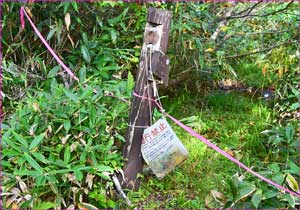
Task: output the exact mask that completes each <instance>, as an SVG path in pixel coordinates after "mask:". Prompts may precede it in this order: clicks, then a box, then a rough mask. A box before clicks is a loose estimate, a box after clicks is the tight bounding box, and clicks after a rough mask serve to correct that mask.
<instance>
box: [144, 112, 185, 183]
mask: <svg viewBox="0 0 300 210" xmlns="http://www.w3.org/2000/svg"><path fill="white" fill-rule="evenodd" d="M142 154H143V157H144V160H145V162H146V163H147V164H148V165H149V167H150V168H151V169H152V171H153V172H154V174H155V175H156V176H157V177H158V178H163V177H164V176H165V175H166V174H167V173H169V172H170V171H172V170H173V169H174V168H175V167H176V166H177V165H178V164H180V163H181V162H182V161H183V160H185V159H186V158H187V156H188V151H187V149H186V148H185V147H184V146H183V144H182V143H181V141H180V140H179V139H178V137H177V136H176V134H175V132H174V131H173V130H172V128H171V126H170V125H169V123H168V122H167V121H166V119H164V118H162V119H159V120H158V121H157V122H156V123H155V124H153V125H152V126H151V127H149V128H147V129H145V130H144V134H143V140H142Z"/></svg>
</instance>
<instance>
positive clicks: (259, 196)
mask: <svg viewBox="0 0 300 210" xmlns="http://www.w3.org/2000/svg"><path fill="white" fill-rule="evenodd" d="M261 200H262V190H257V191H256V192H255V193H254V194H253V196H252V198H251V202H252V204H253V206H255V208H258V206H259V204H260V202H261Z"/></svg>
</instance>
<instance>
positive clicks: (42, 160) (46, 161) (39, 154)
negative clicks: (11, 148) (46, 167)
mask: <svg viewBox="0 0 300 210" xmlns="http://www.w3.org/2000/svg"><path fill="white" fill-rule="evenodd" d="M31 154H32V155H33V156H34V157H35V158H36V159H37V160H38V161H41V162H42V163H45V164H48V163H49V161H48V160H47V159H46V158H45V156H44V155H43V154H41V153H38V152H32V153H31Z"/></svg>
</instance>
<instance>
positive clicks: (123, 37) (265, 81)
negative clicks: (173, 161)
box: [1, 1, 300, 209]
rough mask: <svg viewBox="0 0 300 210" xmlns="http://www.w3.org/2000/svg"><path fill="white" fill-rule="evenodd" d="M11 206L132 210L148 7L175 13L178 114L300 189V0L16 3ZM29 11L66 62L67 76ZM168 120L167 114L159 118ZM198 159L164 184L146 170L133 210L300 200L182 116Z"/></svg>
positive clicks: (8, 169) (173, 103)
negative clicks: (132, 122)
mask: <svg viewBox="0 0 300 210" xmlns="http://www.w3.org/2000/svg"><path fill="white" fill-rule="evenodd" d="M1 6H2V9H3V21H2V27H3V31H2V33H3V34H2V35H3V39H2V46H3V53H2V64H1V65H2V71H3V75H2V90H1V97H2V98H1V99H2V110H3V114H2V116H1V120H2V121H1V135H2V159H1V165H2V170H3V172H2V180H1V181H2V186H1V189H2V196H1V197H2V205H3V207H4V208H7V209H18V208H31V209H53V208H56V209H59V208H68V207H69V208H75V209H97V208H98V209H103V208H114V209H123V208H128V206H127V204H126V202H125V201H124V200H123V199H122V198H121V197H120V196H119V195H118V194H117V193H116V191H115V188H114V185H113V182H112V180H111V175H112V173H113V172H114V171H117V170H120V169H121V168H122V166H123V162H124V160H123V158H122V147H123V145H124V142H125V139H124V136H125V132H126V128H127V120H128V112H129V105H130V99H131V94H132V90H133V87H134V76H135V75H136V70H137V69H138V62H139V56H140V50H141V45H142V37H143V31H144V26H145V21H146V14H147V8H149V7H150V6H153V7H157V8H162V9H168V10H171V11H172V12H173V21H172V25H171V31H170V41H169V48H168V53H167V54H168V56H169V57H170V61H171V66H170V67H171V73H170V82H169V83H170V84H169V87H161V90H160V92H161V95H163V97H162V103H163V105H164V108H165V109H166V110H167V112H168V113H170V114H172V115H174V116H175V117H176V118H178V119H180V120H181V121H182V122H183V123H185V124H186V125H188V126H190V127H192V128H193V129H194V130H196V131H197V132H199V133H200V134H201V135H203V136H205V137H206V138H208V139H209V140H210V141H212V142H213V143H215V144H217V145H218V146H219V147H220V148H222V149H224V150H225V151H226V152H227V153H228V154H230V155H231V156H233V157H235V158H237V159H238V160H240V161H242V162H243V163H245V164H246V165H247V166H251V167H253V169H254V170H255V171H257V172H259V173H260V174H262V175H264V176H266V177H267V178H269V179H271V180H273V181H275V182H276V183H279V184H281V185H283V186H285V187H287V188H289V189H290V190H293V191H295V192H299V174H300V168H299V167H300V164H299V154H298V153H299V147H300V142H299V132H300V130H299V119H300V110H299V109H300V93H299V88H300V81H299V78H300V77H299V76H300V68H299V61H300V49H299V46H300V45H299V44H300V43H299V40H300V39H299V37H300V35H299V34H300V24H299V17H300V12H299V11H300V6H299V3H297V2H292V1H291V2H286V3H278V4H274V3H270V4H266V3H262V2H256V3H189V4H184V3H179V2H177V3H161V2H154V3H147V4H145V3H131V4H128V3H125V2H113V1H111V2H110V1H108V2H94V3H76V2H62V3H60V2H56V3H43V4H42V3H35V2H33V3H32V2H31V3H9V2H6V3H3V4H2V5H1ZM20 6H27V8H28V13H29V15H30V16H31V17H32V19H33V20H34V21H35V23H36V24H37V26H38V28H39V30H40V31H41V32H42V34H44V35H45V37H46V39H47V41H48V42H49V43H50V45H51V46H52V47H53V48H54V50H55V51H56V52H57V53H58V55H59V56H61V58H63V61H64V62H65V63H66V64H67V65H68V66H70V67H71V69H72V70H73V72H74V73H75V74H76V75H77V76H78V78H79V82H78V83H77V82H74V81H73V80H72V79H70V78H69V76H68V75H67V74H66V73H64V71H63V70H62V69H61V67H60V66H59V65H58V64H57V63H56V62H55V60H54V59H53V57H52V56H51V55H50V54H49V53H48V52H47V50H46V49H45V48H44V46H43V45H42V43H41V42H40V40H39V39H38V38H37V36H36V35H34V32H33V30H32V29H31V28H30V26H29V24H27V23H26V25H25V29H24V30H22V29H21V25H20V24H19V23H20V22H19V9H20ZM159 117H161V114H160V113H158V112H156V113H155V118H156V119H158V118H159ZM171 125H172V127H173V129H174V130H175V132H176V133H177V135H178V137H179V138H180V139H181V140H182V142H183V143H184V145H185V146H186V147H187V149H188V150H189V153H190V155H189V158H188V159H187V160H186V161H185V162H184V163H183V164H181V165H180V166H179V167H178V168H176V169H175V171H173V172H172V173H170V174H169V175H167V176H166V177H165V178H164V179H163V180H158V179H156V178H155V176H154V175H153V174H152V173H151V170H149V169H148V168H147V167H146V168H145V170H144V173H143V174H140V175H139V176H140V177H142V185H141V187H140V189H139V190H138V191H136V192H134V191H126V190H125V192H126V193H127V196H128V198H129V199H130V200H131V202H132V206H131V207H130V208H149V209H159V208H165V209H173V208H181V209H190V208H194V209H199V208H251V209H253V208H299V203H300V200H299V198H296V197H295V196H291V195H289V194H284V193H282V192H280V191H279V190H277V189H275V188H274V187H272V186H269V185H267V184H266V183H264V182H262V181H260V180H258V179H257V178H255V177H253V176H252V175H250V174H248V173H245V172H244V171H243V170H242V169H240V168H238V167H237V166H236V165H234V164H233V163H231V162H230V161H228V160H227V159H225V158H224V157H222V156H221V155H218V154H217V153H216V152H214V151H212V150H210V149H208V148H207V147H206V146H205V145H204V144H203V143H201V142H200V141H199V140H197V139H196V138H193V137H191V136H190V135H189V134H188V133H186V132H185V131H183V130H182V129H181V128H179V127H177V126H176V125H175V124H172V123H171Z"/></svg>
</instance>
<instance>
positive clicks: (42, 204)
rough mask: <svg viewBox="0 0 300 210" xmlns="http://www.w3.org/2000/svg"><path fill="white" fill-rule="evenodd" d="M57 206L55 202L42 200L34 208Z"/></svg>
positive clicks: (52, 207)
mask: <svg viewBox="0 0 300 210" xmlns="http://www.w3.org/2000/svg"><path fill="white" fill-rule="evenodd" d="M55 207H56V205H55V203H51V202H48V201H47V202H41V203H39V204H37V205H36V206H35V207H34V208H33V209H54V208H55Z"/></svg>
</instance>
